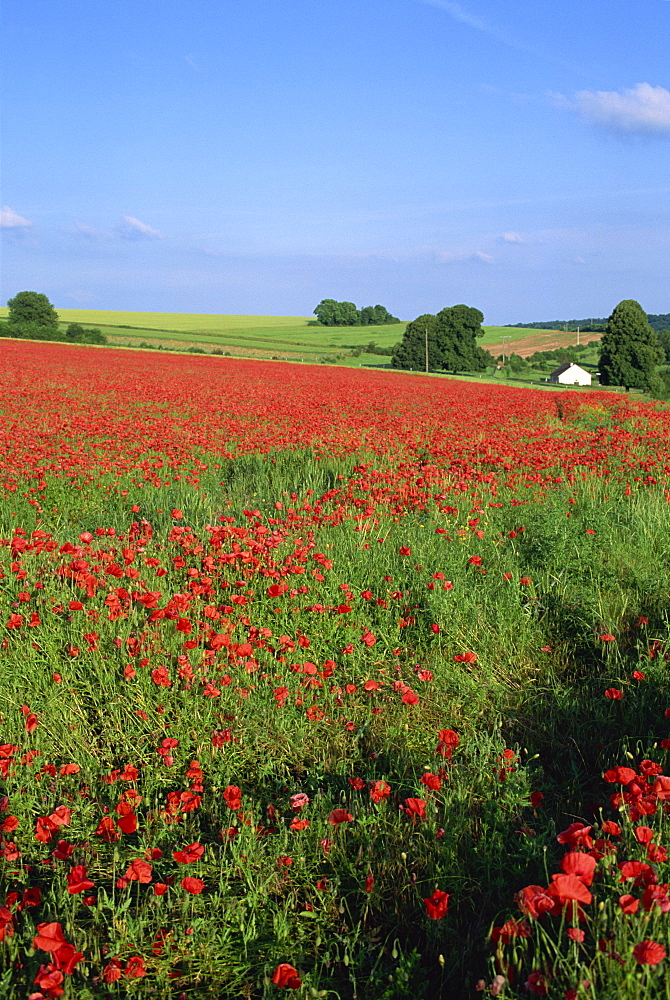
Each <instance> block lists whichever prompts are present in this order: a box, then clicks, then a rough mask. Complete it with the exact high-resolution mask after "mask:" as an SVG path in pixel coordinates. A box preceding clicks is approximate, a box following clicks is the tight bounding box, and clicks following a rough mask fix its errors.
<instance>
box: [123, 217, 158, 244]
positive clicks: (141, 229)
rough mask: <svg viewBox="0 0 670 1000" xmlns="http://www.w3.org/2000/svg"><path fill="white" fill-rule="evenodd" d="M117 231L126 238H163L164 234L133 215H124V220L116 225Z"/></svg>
mask: <svg viewBox="0 0 670 1000" xmlns="http://www.w3.org/2000/svg"><path fill="white" fill-rule="evenodd" d="M116 231H117V233H118V234H119V235H120V236H122V237H123V238H124V239H126V240H162V239H163V234H162V233H160V232H159V231H158V230H157V229H152V227H151V226H148V225H147V224H146V222H141V221H140V220H139V219H136V218H135V216H133V215H124V216H123V221H122V222H121V223H120V225H118V226H117V227H116Z"/></svg>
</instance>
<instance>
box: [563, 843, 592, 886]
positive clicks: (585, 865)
mask: <svg viewBox="0 0 670 1000" xmlns="http://www.w3.org/2000/svg"><path fill="white" fill-rule="evenodd" d="M595 870H596V859H595V858H594V857H592V856H591V855H590V854H582V852H581V851H570V852H569V853H568V854H564V855H563V857H562V858H561V871H562V872H563V873H564V874H565V875H576V876H577V878H578V879H579V880H580V881H581V882H583V883H584V885H591V883H592V882H593V873H594V872H595Z"/></svg>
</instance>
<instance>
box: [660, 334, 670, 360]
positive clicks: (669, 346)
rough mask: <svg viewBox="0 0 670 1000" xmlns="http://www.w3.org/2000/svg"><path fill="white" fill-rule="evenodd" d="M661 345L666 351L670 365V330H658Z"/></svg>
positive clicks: (666, 357) (666, 358)
mask: <svg viewBox="0 0 670 1000" xmlns="http://www.w3.org/2000/svg"><path fill="white" fill-rule="evenodd" d="M657 337H658V344H659V347H661V348H662V350H663V351H664V352H665V363H666V364H668V365H670V330H659V331H658V332H657Z"/></svg>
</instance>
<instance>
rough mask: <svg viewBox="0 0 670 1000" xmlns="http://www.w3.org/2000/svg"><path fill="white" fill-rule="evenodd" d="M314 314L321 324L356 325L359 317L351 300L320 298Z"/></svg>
mask: <svg viewBox="0 0 670 1000" xmlns="http://www.w3.org/2000/svg"><path fill="white" fill-rule="evenodd" d="M314 315H315V316H316V318H317V319H318V321H319V323H320V324H321V325H322V326H358V324H359V323H360V318H361V316H360V313H359V311H358V309H357V308H356V306H355V305H354V303H353V302H337V301H336V300H335V299H322V300H321V302H319V304H318V306H317V307H316V309H315V310H314Z"/></svg>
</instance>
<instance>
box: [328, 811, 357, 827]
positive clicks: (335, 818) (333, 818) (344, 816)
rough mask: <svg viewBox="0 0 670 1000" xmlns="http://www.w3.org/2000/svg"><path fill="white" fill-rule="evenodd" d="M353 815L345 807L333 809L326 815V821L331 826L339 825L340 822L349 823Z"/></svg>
mask: <svg viewBox="0 0 670 1000" xmlns="http://www.w3.org/2000/svg"><path fill="white" fill-rule="evenodd" d="M353 818H354V817H353V816H352V815H351V813H350V812H347V810H346V809H333V811H332V812H331V814H330V815H329V817H328V822H329V823H330V825H331V826H339V825H340V823H351V822H352V821H353Z"/></svg>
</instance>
